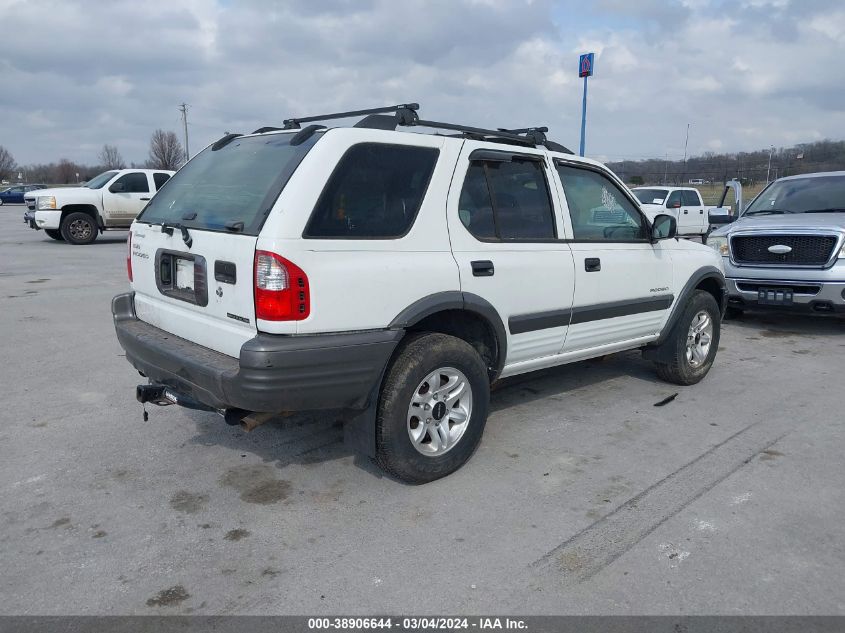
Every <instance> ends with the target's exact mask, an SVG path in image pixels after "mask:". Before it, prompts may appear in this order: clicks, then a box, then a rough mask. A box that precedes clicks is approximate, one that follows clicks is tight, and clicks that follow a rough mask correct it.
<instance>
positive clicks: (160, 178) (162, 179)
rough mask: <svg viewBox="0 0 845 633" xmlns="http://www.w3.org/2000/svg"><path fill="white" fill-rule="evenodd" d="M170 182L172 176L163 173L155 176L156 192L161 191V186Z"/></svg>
mask: <svg viewBox="0 0 845 633" xmlns="http://www.w3.org/2000/svg"><path fill="white" fill-rule="evenodd" d="M168 180H170V174H165V173H161V172H158V173H155V174H153V182H154V183H155V185H156V191H158V190H159V189H161V186H162V185H163V184H164V183H166V182H167V181H168Z"/></svg>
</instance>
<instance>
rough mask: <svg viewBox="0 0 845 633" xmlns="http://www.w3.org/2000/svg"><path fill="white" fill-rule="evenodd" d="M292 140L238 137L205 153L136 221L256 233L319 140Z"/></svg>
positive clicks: (170, 182) (285, 137)
mask: <svg viewBox="0 0 845 633" xmlns="http://www.w3.org/2000/svg"><path fill="white" fill-rule="evenodd" d="M293 136H294V135H293V134H268V135H264V136H247V137H238V138H235V139H234V140H232V141H230V142H229V143H228V144H226V145H224V146H223V147H220V148H219V149H217V150H213V149H212V148H211V147H208V148H206V149H204V150H203V151H202V152H200V153H199V154H197V155H196V156H195V157H194V158H192V159H191V160H190V161H189V162H188V163H187V164H186V165H185V166H184V167H183V168H182V169H180V170H179V171H178V172H176V174H175V175H174V176H173V177H171V178H170V179H169V180H168V181H167V182H166V183H165V185H166V186H163V187H162V189H161V191H159V192H158V193H157V194H156V196H155V197H154V198H153V199H152V200H151V201H150V203H149V205H147V208H146V209H145V210H144V211H143V212H142V213H141V215H140V216H138V220H139V221H140V222H146V223H148V224H161V223H163V222H167V223H171V224H181V225H183V226H186V227H188V228H197V229H207V230H211V231H224V230H227V228H226V227H227V225H228V226H229V227H230V229H229V230H231V228H232V227H234V228H235V230H239V231H240V232H242V233H245V234H247V235H258V233H259V231H260V230H261V227H262V225H263V224H264V220H265V219H266V218H267V215H268V214H269V213H270V209H272V207H273V204H274V203H275V202H276V199H277V198H278V197H279V194H280V193H281V192H282V189H283V188H284V186H285V185H286V184H287V182H288V180H289V179H290V177H291V175H292V174H293V172H294V170H295V169H296V168H297V167H298V166H299V163H300V162H301V161H302V159H303V158H304V157H305V155H306V154H307V153H308V150H310V149H311V147H313V146H314V143H316V142H317V140H318V139H320V138H322V135H321V134H314V135H313V136H311V137H310V138H309V139H308V140H306V141H305V142H304V143H302V144H300V145H291V144H290V140H291V138H293ZM239 223H243V228H242V229H241V228H240V226H239Z"/></svg>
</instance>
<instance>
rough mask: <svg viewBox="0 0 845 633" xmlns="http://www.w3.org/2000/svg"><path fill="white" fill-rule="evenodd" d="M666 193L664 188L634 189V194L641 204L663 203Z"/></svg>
mask: <svg viewBox="0 0 845 633" xmlns="http://www.w3.org/2000/svg"><path fill="white" fill-rule="evenodd" d="M668 194H669V192H668V191H667V190H666V189H634V195H635V196H637V200H639V201H640V202H642V203H643V204H663V201H664V200H666V196H667V195H668Z"/></svg>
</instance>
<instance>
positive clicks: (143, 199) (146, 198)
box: [138, 198, 149, 200]
mask: <svg viewBox="0 0 845 633" xmlns="http://www.w3.org/2000/svg"><path fill="white" fill-rule="evenodd" d="M138 200H149V198H138Z"/></svg>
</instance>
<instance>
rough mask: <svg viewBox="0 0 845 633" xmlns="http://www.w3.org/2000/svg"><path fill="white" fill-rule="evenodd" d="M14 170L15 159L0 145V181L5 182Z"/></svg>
mask: <svg viewBox="0 0 845 633" xmlns="http://www.w3.org/2000/svg"><path fill="white" fill-rule="evenodd" d="M14 169H15V159H14V158H13V157H12V154H11V152H9V150H7V149H6V148H5V147H3V146H2V145H0V180H5V179H6V178H8V177H9V176H11V175H12V171H13V170H14Z"/></svg>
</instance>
